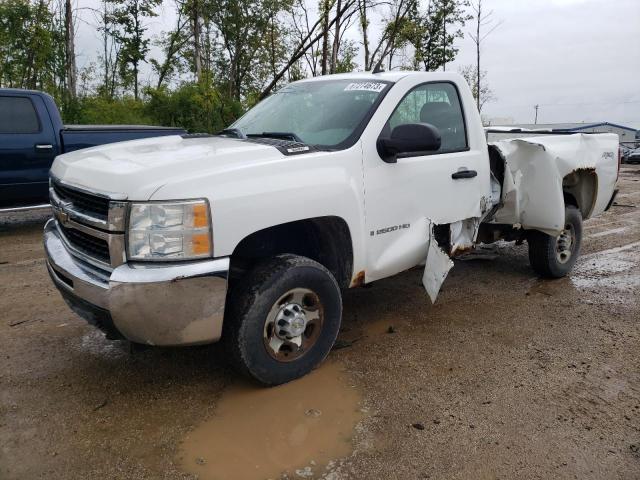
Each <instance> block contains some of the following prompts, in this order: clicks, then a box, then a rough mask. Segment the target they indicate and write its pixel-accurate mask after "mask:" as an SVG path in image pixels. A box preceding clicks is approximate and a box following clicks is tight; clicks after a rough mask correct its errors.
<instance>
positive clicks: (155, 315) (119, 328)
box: [44, 219, 229, 345]
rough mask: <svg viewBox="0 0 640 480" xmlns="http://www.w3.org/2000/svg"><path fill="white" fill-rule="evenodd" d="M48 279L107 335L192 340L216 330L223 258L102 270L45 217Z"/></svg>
mask: <svg viewBox="0 0 640 480" xmlns="http://www.w3.org/2000/svg"><path fill="white" fill-rule="evenodd" d="M44 249H45V253H46V256H47V268H48V270H49V274H50V275H51V278H52V280H53V282H54V284H55V285H56V287H57V288H58V290H60V293H62V296H63V298H64V299H65V301H66V302H67V303H68V304H69V306H70V307H71V308H72V309H73V310H74V311H75V312H76V313H78V314H79V315H80V316H82V317H83V318H85V320H87V321H88V322H90V323H92V324H95V325H97V326H99V327H101V328H102V329H103V330H105V331H106V332H107V333H108V334H109V335H110V337H111V338H118V337H120V338H122V337H124V338H126V339H128V340H131V341H133V342H137V343H144V344H148V345H195V344H201V343H211V342H215V341H217V340H218V339H219V338H220V336H221V335H222V320H223V316H224V305H225V298H226V295H227V276H228V271H229V258H218V259H212V260H205V261H197V262H189V263H183V264H140V263H138V264H128V263H125V264H123V265H120V266H118V267H116V268H115V269H114V270H113V271H112V272H105V271H104V270H100V269H97V268H96V267H95V266H93V265H90V264H88V263H86V262H84V261H83V260H82V259H81V258H78V257H77V256H74V255H73V254H72V253H71V252H70V251H69V250H68V249H67V248H66V247H65V244H64V242H63V240H62V238H61V235H60V232H59V231H58V229H57V227H56V221H55V220H54V219H51V220H49V221H48V222H47V224H46V225H45V228H44Z"/></svg>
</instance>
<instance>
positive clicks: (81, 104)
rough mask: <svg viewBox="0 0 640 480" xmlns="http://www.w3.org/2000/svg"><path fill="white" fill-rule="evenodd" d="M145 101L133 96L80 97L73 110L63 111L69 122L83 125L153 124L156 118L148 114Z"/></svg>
mask: <svg viewBox="0 0 640 480" xmlns="http://www.w3.org/2000/svg"><path fill="white" fill-rule="evenodd" d="M145 107H146V106H145V103H144V102H143V101H141V100H136V99H134V98H132V97H124V98H119V99H109V98H106V97H101V96H89V97H83V98H80V99H78V101H77V105H75V108H73V110H71V111H67V112H63V119H64V121H65V122H67V123H71V122H73V123H79V124H82V125H96V124H102V125H114V124H123V125H144V124H153V123H154V121H153V120H154V119H153V118H152V117H151V116H149V115H147V111H146V108H145Z"/></svg>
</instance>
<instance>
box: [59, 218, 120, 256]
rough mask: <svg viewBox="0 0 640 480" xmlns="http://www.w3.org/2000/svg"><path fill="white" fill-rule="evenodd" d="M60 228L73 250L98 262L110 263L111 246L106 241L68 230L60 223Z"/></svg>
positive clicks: (78, 231)
mask: <svg viewBox="0 0 640 480" xmlns="http://www.w3.org/2000/svg"><path fill="white" fill-rule="evenodd" d="M58 228H59V229H60V230H61V231H62V234H63V235H64V236H65V238H66V239H67V241H68V242H69V244H70V245H71V246H72V247H73V248H75V249H77V250H79V251H80V252H82V253H84V254H85V255H88V256H89V257H92V258H95V259H96V260H100V261H101V262H104V263H107V264H108V263H110V256H109V244H108V243H107V241H106V240H103V239H102V238H98V237H94V236H93V235H89V234H88V233H84V232H81V231H80V230H76V229H74V228H67V227H65V226H64V225H61V224H60V223H58Z"/></svg>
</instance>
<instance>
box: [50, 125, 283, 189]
mask: <svg viewBox="0 0 640 480" xmlns="http://www.w3.org/2000/svg"><path fill="white" fill-rule="evenodd" d="M278 160H287V157H286V156H285V155H283V154H282V153H280V151H279V150H278V149H276V148H275V147H272V146H269V145H260V144H257V143H251V142H247V141H242V140H237V139H233V138H225V137H191V138H189V137H187V138H183V137H182V136H179V135H176V136H167V137H156V138H147V139H142V140H133V141H129V142H120V143H112V144H108V145H101V146H98V147H93V148H87V149H84V150H79V151H75V152H71V153H66V154H63V155H60V156H58V157H56V159H55V161H54V163H53V166H52V167H51V173H52V174H53V175H54V176H55V177H57V178H60V179H63V180H64V181H65V182H66V183H69V184H71V185H76V186H78V187H81V188H84V189H87V190H90V191H101V192H109V193H117V194H124V195H126V197H127V198H128V199H129V200H149V199H150V198H151V196H152V195H153V193H154V192H155V191H157V190H158V189H159V188H161V187H162V186H163V185H165V184H167V183H168V182H173V181H176V180H180V179H182V178H184V177H187V176H188V177H193V176H204V175H212V174H215V173H217V172H223V171H228V170H230V169H240V168H246V167H248V166H251V165H254V164H262V163H265V162H273V161H278Z"/></svg>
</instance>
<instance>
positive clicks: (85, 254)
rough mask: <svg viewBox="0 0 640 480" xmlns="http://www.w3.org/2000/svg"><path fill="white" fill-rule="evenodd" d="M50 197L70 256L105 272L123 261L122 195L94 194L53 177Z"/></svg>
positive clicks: (125, 208) (125, 207) (123, 204)
mask: <svg viewBox="0 0 640 480" xmlns="http://www.w3.org/2000/svg"><path fill="white" fill-rule="evenodd" d="M49 196H50V200H51V206H52V208H53V213H54V216H55V218H56V220H57V221H56V226H57V228H58V231H59V232H60V234H61V236H62V237H63V239H64V242H63V243H64V244H65V246H66V248H67V250H68V251H69V252H70V253H71V254H72V255H74V256H75V257H76V258H77V259H79V260H80V261H82V262H85V263H88V264H90V265H92V266H94V267H97V268H99V269H101V270H107V271H111V270H112V269H113V268H115V267H117V266H119V265H122V264H123V263H124V262H125V261H126V258H125V245H124V242H125V240H124V226H125V216H126V212H127V203H126V202H124V201H123V200H124V199H125V198H126V197H125V196H124V195H120V194H106V193H102V192H101V193H93V192H90V191H86V190H83V189H81V188H78V187H75V186H70V185H67V184H66V183H64V182H62V181H60V180H58V179H57V178H52V179H51V186H50V188H49Z"/></svg>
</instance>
